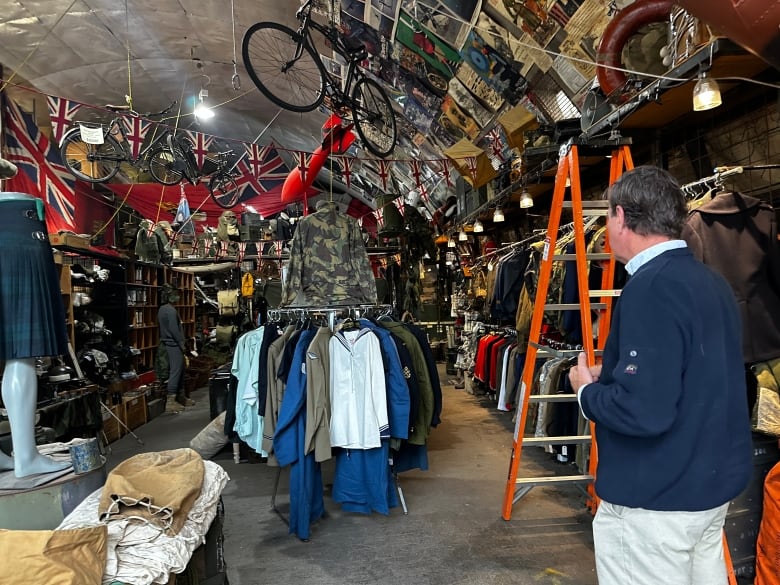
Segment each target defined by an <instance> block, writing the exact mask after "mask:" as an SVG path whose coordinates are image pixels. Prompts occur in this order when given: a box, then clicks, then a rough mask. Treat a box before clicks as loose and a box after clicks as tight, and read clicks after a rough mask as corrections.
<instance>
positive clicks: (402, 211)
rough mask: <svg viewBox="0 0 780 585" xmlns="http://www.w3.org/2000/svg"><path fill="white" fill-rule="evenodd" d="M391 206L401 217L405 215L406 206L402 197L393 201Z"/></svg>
mask: <svg viewBox="0 0 780 585" xmlns="http://www.w3.org/2000/svg"><path fill="white" fill-rule="evenodd" d="M393 205H395V207H396V209H398V213H400V214H401V216H402V217H403V215H404V214H405V213H406V205H405V204H404V198H403V197H396V198H395V199H393Z"/></svg>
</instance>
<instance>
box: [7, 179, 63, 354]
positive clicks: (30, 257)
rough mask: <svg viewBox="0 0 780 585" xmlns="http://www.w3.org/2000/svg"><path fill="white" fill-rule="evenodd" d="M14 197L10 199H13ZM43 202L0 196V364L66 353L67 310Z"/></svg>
mask: <svg viewBox="0 0 780 585" xmlns="http://www.w3.org/2000/svg"><path fill="white" fill-rule="evenodd" d="M14 195H15V196H16V197H13V196H14ZM39 209H40V210H42V209H43V205H42V202H41V201H40V200H39V199H36V198H34V197H32V196H30V195H23V194H17V193H0V359H2V360H10V359H24V358H33V357H43V356H55V355H63V354H66V353H67V352H68V334H67V328H66V320H65V307H64V304H63V301H62V293H61V291H60V282H59V277H58V276H57V268H56V266H55V264H54V256H53V254H52V249H51V245H50V244H49V236H48V233H47V231H46V222H45V221H43V220H41V219H39V218H40V216H41V215H42V213H39Z"/></svg>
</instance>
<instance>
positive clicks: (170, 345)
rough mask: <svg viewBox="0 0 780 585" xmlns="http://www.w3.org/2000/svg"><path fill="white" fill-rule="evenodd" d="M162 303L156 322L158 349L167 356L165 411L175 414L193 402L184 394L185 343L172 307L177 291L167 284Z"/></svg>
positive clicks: (177, 316)
mask: <svg viewBox="0 0 780 585" xmlns="http://www.w3.org/2000/svg"><path fill="white" fill-rule="evenodd" d="M162 301H163V304H162V305H160V309H159V310H158V311H157V322H158V324H159V326H160V346H161V348H160V349H161V350H162V349H164V350H165V353H166V354H167V356H168V368H169V370H168V382H167V390H168V395H167V400H166V402H165V411H166V412H174V413H177V412H181V411H182V410H184V407H185V406H192V405H194V404H195V401H194V400H191V399H190V398H187V396H186V394H185V393H184V368H185V360H184V352H185V351H186V349H187V343H186V340H185V339H184V329H183V327H182V324H181V319H180V318H179V313H178V312H177V311H176V307H174V306H173V305H174V303H177V302H179V291H178V290H176V288H175V287H173V286H171V285H169V284H165V285H163V287H162Z"/></svg>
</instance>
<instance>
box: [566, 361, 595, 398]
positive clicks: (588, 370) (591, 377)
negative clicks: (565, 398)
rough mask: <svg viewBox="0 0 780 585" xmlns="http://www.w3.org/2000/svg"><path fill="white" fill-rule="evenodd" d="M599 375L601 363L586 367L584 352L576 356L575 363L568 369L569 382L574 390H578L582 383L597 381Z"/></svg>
mask: <svg viewBox="0 0 780 585" xmlns="http://www.w3.org/2000/svg"><path fill="white" fill-rule="evenodd" d="M599 376H601V365H598V366H591V367H588V362H587V358H586V356H585V352H580V354H579V355H578V356H577V365H575V366H572V368H571V369H570V370H569V382H571V387H572V388H573V389H574V391H575V392H579V389H580V387H581V386H582V385H583V384H590V383H591V382H598V379H599Z"/></svg>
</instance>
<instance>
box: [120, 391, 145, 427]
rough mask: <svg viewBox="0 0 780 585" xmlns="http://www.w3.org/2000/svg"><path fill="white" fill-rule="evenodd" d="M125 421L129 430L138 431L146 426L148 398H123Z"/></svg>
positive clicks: (141, 396)
mask: <svg viewBox="0 0 780 585" xmlns="http://www.w3.org/2000/svg"><path fill="white" fill-rule="evenodd" d="M122 409H123V411H124V419H123V420H124V421H125V424H126V425H127V427H128V428H129V429H131V430H132V429H137V428H138V427H140V426H141V425H144V424H146V396H145V395H144V394H140V395H138V396H125V397H124V398H122Z"/></svg>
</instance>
